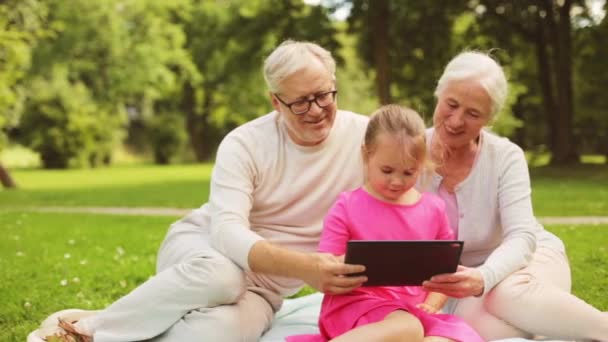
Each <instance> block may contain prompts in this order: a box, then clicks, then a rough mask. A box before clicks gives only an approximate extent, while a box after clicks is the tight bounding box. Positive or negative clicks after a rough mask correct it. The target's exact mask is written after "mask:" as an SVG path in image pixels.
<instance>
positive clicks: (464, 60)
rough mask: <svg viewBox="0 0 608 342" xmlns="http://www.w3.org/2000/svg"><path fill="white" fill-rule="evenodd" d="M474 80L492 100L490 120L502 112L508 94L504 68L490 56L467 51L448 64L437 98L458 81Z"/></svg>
mask: <svg viewBox="0 0 608 342" xmlns="http://www.w3.org/2000/svg"><path fill="white" fill-rule="evenodd" d="M464 80H473V81H476V82H478V83H479V85H481V87H482V88H483V89H484V90H485V91H486V92H487V93H488V95H489V96H490V98H491V99H492V111H491V113H490V120H492V119H494V118H495V117H496V115H497V114H498V113H499V112H500V111H501V110H502V107H503V106H504V104H505V101H506V99H507V93H508V84H507V78H506V77H505V73H504V71H503V69H502V67H501V66H500V65H499V64H498V62H496V61H495V60H494V59H493V58H492V57H491V56H490V55H488V54H486V53H483V52H478V51H465V52H461V53H460V54H458V55H457V56H456V57H454V58H452V60H451V61H450V62H449V63H448V65H447V66H446V67H445V70H444V71H443V74H442V75H441V77H440V78H439V81H437V88H436V89H435V96H436V97H439V95H441V93H442V92H443V91H444V90H445V88H446V87H447V86H448V85H449V84H450V83H451V82H456V81H464Z"/></svg>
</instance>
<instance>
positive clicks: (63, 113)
mask: <svg viewBox="0 0 608 342" xmlns="http://www.w3.org/2000/svg"><path fill="white" fill-rule="evenodd" d="M30 91H31V92H32V95H31V97H30V99H29V101H28V104H27V107H26V110H25V113H24V115H23V118H22V122H21V129H22V130H23V132H24V134H23V136H22V137H21V139H22V140H23V143H24V144H26V145H27V146H29V147H30V148H32V149H33V150H34V151H36V152H38V153H40V156H41V159H42V163H43V165H44V167H46V168H66V167H68V166H80V167H82V166H87V165H93V166H95V165H99V164H102V163H107V161H108V159H109V157H110V156H111V153H112V150H113V148H114V147H115V145H116V142H117V141H119V139H120V138H121V136H120V132H121V130H120V127H121V124H122V120H121V116H120V115H116V114H114V113H108V112H106V111H104V110H103V109H102V108H100V107H99V106H98V105H97V104H96V103H95V102H94V101H93V100H92V98H91V95H90V93H89V90H88V88H86V87H85V86H84V85H83V84H82V83H80V82H74V83H70V82H69V81H68V79H67V68H65V67H64V68H61V67H59V66H56V69H55V70H54V72H53V74H52V77H51V78H50V79H43V78H36V79H33V80H32V83H31V88H30Z"/></svg>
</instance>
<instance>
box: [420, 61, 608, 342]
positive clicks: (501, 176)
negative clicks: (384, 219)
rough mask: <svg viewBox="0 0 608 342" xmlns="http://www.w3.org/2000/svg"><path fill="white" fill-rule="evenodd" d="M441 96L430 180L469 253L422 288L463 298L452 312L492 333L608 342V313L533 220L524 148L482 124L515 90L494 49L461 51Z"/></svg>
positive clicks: (432, 134) (432, 132) (431, 137)
mask: <svg viewBox="0 0 608 342" xmlns="http://www.w3.org/2000/svg"><path fill="white" fill-rule="evenodd" d="M435 96H436V97H437V106H436V108H435V113H434V117H433V123H434V127H433V128H431V129H429V130H428V132H427V144H428V145H429V148H430V151H431V157H432V159H433V161H434V162H435V163H436V166H437V169H436V173H435V174H434V175H433V176H432V180H431V182H430V183H431V187H432V191H434V192H436V193H437V194H439V196H441V197H442V198H443V199H444V201H445V202H446V207H447V212H448V216H449V219H450V223H451V226H452V229H454V230H455V233H456V234H457V236H458V238H459V239H461V240H464V241H465V250H464V252H463V255H462V259H461V263H462V265H463V266H461V267H459V269H458V271H457V272H456V273H454V274H449V275H440V276H436V277H433V278H432V279H431V280H430V281H427V282H425V284H424V287H425V288H426V289H427V290H429V291H436V292H441V293H444V294H446V295H448V296H451V297H455V298H459V299H454V300H451V302H450V305H449V306H448V311H449V312H450V313H454V314H456V315H458V316H460V317H462V318H464V319H465V320H466V321H468V322H469V323H470V324H471V325H472V326H473V327H475V328H476V329H477V330H478V331H479V333H480V334H481V335H482V336H483V337H484V338H486V339H488V340H494V339H500V338H507V337H528V338H530V337H532V336H533V335H542V336H550V337H553V338H563V339H593V340H600V341H608V314H605V313H603V312H600V311H598V310H597V309H595V308H593V307H592V306H590V305H589V304H587V303H585V302H584V301H582V300H580V299H579V298H577V297H575V296H574V295H572V294H570V285H571V278H570V268H569V265H568V259H567V257H566V254H565V251H564V245H563V243H562V242H561V241H560V240H559V239H558V238H557V237H556V236H554V235H553V234H551V233H549V232H547V231H546V230H544V229H543V227H542V226H541V225H540V224H539V223H538V222H537V221H536V219H535V218H534V214H533V212H532V203H531V197H530V194H531V189H530V177H529V174H528V166H527V164H526V160H525V158H524V153H523V151H522V150H521V149H520V148H519V147H518V146H517V145H515V144H513V143H512V142H510V141H509V140H507V139H506V138H501V137H498V136H496V135H494V134H492V133H490V132H489V131H487V130H484V128H485V127H486V126H487V125H488V124H489V123H491V122H492V120H493V119H494V118H495V116H496V114H497V113H498V112H500V110H501V107H502V106H503V104H504V102H505V98H506V97H507V80H506V78H505V75H504V72H503V70H502V68H501V67H500V66H499V65H498V64H497V63H496V61H494V59H492V58H491V57H489V56H488V55H486V54H483V53H478V52H464V53H461V54H459V55H458V56H456V57H455V58H454V59H452V61H450V63H449V64H448V65H447V67H446V69H445V71H444V73H443V75H442V76H441V78H440V79H439V82H438V84H437V89H436V91H435Z"/></svg>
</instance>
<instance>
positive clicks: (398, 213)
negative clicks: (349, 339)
mask: <svg viewBox="0 0 608 342" xmlns="http://www.w3.org/2000/svg"><path fill="white" fill-rule="evenodd" d="M453 236H454V235H453V232H452V230H451V228H450V226H449V223H448V218H447V216H446V214H445V208H444V203H443V201H442V200H441V199H440V198H438V197H436V196H435V195H433V194H430V193H423V194H422V197H421V198H420V200H419V201H418V202H417V203H415V204H412V205H400V204H391V203H387V202H383V201H380V200H378V199H376V198H374V197H372V196H371V195H369V194H368V193H367V192H366V191H365V190H363V188H359V189H357V190H354V191H352V192H344V193H342V194H340V197H339V198H338V200H337V201H336V203H335V204H334V206H333V207H332V208H331V209H330V211H329V213H328V214H327V216H326V217H325V222H324V227H323V232H322V234H321V242H320V243H319V251H321V252H328V253H333V254H334V255H342V254H344V253H345V252H346V242H347V241H348V240H451V239H453ZM425 297H426V292H425V291H424V290H423V289H422V288H421V287H418V286H400V287H388V286H383V287H360V288H358V289H355V290H353V291H352V292H350V293H348V294H345V295H325V296H324V297H323V304H322V306H321V316H320V318H319V329H320V331H321V334H322V335H298V336H291V337H288V338H287V341H290V342H296V341H326V340H328V339H332V338H335V337H337V336H339V335H341V334H343V333H345V332H347V331H349V330H352V329H353V328H355V327H358V326H361V325H364V324H369V323H374V322H378V321H381V320H383V319H384V318H385V317H386V316H387V315H388V314H390V313H391V312H393V311H395V310H404V311H408V312H409V313H411V314H413V315H414V316H416V317H417V318H418V319H419V320H420V322H421V323H422V326H423V327H424V334H425V336H442V337H446V338H450V339H452V340H455V341H466V342H477V341H483V339H482V338H481V337H480V336H479V334H477V332H475V330H473V328H471V327H470V326H469V325H468V324H467V323H465V322H464V321H463V320H462V319H460V318H458V317H456V316H453V315H447V314H428V313H426V312H424V311H422V310H420V309H418V308H416V304H419V303H422V302H423V301H424V299H425Z"/></svg>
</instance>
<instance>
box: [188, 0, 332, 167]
mask: <svg viewBox="0 0 608 342" xmlns="http://www.w3.org/2000/svg"><path fill="white" fill-rule="evenodd" d="M191 6H192V8H191V11H188V12H187V13H188V16H185V17H183V18H181V20H182V22H183V26H184V31H185V33H186V37H187V43H186V47H187V49H188V52H189V54H190V56H192V60H193V62H194V63H195V64H196V67H197V70H198V73H199V74H200V79H189V80H188V81H187V82H185V83H184V84H183V88H182V91H181V98H180V108H179V110H180V111H181V112H183V113H184V115H185V124H186V129H187V132H188V137H189V142H190V144H191V146H192V149H193V151H194V155H195V158H196V160H198V161H205V160H208V159H209V158H211V157H212V155H213V152H214V151H215V149H216V146H217V144H218V143H219V141H220V140H221V138H222V137H223V136H224V135H225V134H226V133H227V132H228V131H229V130H231V129H232V128H234V127H236V126H237V125H239V124H241V123H243V122H245V121H248V120H250V119H251V118H254V117H256V116H259V115H261V114H262V113H265V112H268V110H269V106H268V98H267V96H268V94H267V93H266V90H265V86H264V80H263V78H262V72H261V65H262V62H263V59H264V57H265V56H266V55H267V54H269V53H270V51H271V50H272V49H273V48H274V47H275V46H276V44H278V43H279V42H281V41H282V40H284V39H287V38H293V39H302V40H311V41H316V42H318V43H320V44H322V45H323V46H325V47H327V48H328V49H334V50H335V49H337V47H338V43H337V42H336V40H335V36H334V33H335V29H334V27H333V25H332V24H331V22H330V21H329V18H328V15H327V14H328V13H327V9H326V8H324V7H321V6H308V5H305V4H304V3H303V2H302V1H301V0H272V1H262V0H256V1H227V2H209V1H192V3H191ZM209 37H213V39H210V38H209Z"/></svg>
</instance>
